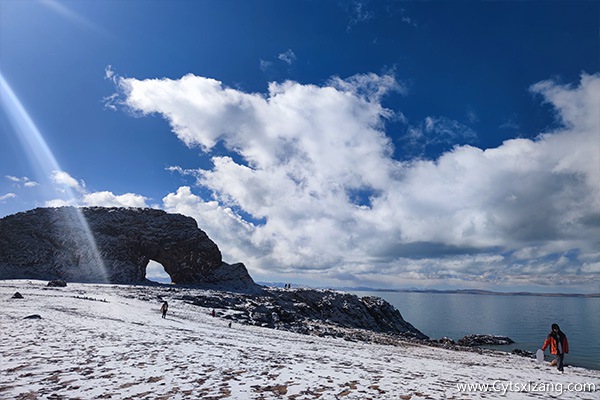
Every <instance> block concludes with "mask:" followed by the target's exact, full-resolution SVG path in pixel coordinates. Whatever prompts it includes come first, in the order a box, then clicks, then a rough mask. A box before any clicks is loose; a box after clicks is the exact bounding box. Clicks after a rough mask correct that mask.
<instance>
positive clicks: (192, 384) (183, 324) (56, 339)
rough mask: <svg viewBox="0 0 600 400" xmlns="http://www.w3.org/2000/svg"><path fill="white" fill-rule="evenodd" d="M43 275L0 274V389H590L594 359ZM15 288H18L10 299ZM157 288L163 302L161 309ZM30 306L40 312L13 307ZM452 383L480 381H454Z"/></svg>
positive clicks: (439, 393)
mask: <svg viewBox="0 0 600 400" xmlns="http://www.w3.org/2000/svg"><path fill="white" fill-rule="evenodd" d="M45 283H46V282H41V281H39V282H34V281H28V280H19V281H14V280H11V281H0V296H2V298H3V299H4V301H5V303H6V306H5V312H3V313H2V314H0V320H1V321H0V322H1V323H2V326H3V329H2V332H1V333H0V336H1V339H2V343H3V347H2V350H1V356H2V363H1V366H0V373H1V375H2V379H1V380H0V398H2V397H4V396H7V397H6V398H47V396H49V395H50V394H56V395H60V396H64V398H69V399H71V398H73V399H74V398H86V399H87V398H108V396H112V398H127V397H130V398H146V397H147V398H156V399H159V398H164V399H167V398H182V399H187V398H190V399H192V398H212V399H217V398H223V399H224V398H230V399H253V398H274V399H275V398H277V399H281V398H285V399H313V398H314V399H317V398H320V399H334V398H346V399H369V398H372V399H388V398H389V399H392V398H393V399H398V398H403V399H408V398H411V397H412V398H413V399H415V398H420V397H425V398H427V397H428V398H432V399H447V398H455V399H457V398H464V397H465V396H467V395H468V396H469V398H487V397H489V395H490V394H491V393H490V392H500V389H502V388H504V389H506V392H509V391H510V392H511V398H530V397H533V396H535V395H536V394H537V395H539V393H537V391H536V389H537V388H539V387H541V386H543V387H544V388H545V389H548V390H547V391H546V392H544V393H546V394H548V393H550V395H558V389H559V388H560V387H562V389H564V390H563V393H562V394H561V395H560V396H561V398H580V399H586V398H589V399H592V398H595V396H596V395H597V393H595V392H589V391H577V392H575V391H566V389H567V386H568V385H570V384H571V385H575V384H576V385H580V386H579V388H583V386H582V385H584V384H587V385H592V384H593V385H595V389H598V390H600V371H596V370H590V369H585V368H581V367H569V366H567V368H566V372H565V374H559V373H558V372H557V371H556V370H555V368H553V367H550V366H549V365H548V364H547V363H543V364H538V363H536V362H535V361H534V360H533V359H528V358H524V357H519V356H516V355H512V354H509V353H504V352H501V351H496V350H487V349H478V350H474V349H471V348H467V349H469V350H466V351H465V350H462V349H461V350H456V349H454V350H450V349H445V348H442V347H433V346H430V345H424V344H419V343H413V342H401V343H397V344H395V345H394V346H390V345H386V344H376V343H366V342H360V341H356V342H355V341H348V340H344V339H340V338H332V337H319V336H311V335H304V334H298V333H293V332H287V331H282V330H276V329H270V328H262V327H257V326H252V325H243V324H238V323H235V322H234V323H233V324H232V326H231V328H230V327H229V326H228V323H229V322H230V321H228V320H226V319H224V318H214V317H212V316H211V315H210V314H211V313H210V309H208V308H203V307H199V306H194V305H191V304H186V303H185V302H184V301H179V300H175V299H172V298H170V297H168V296H169V294H168V293H169V292H168V290H165V291H164V292H163V291H161V292H160V293H157V292H156V290H155V289H156V288H155V287H150V286H148V287H142V286H128V285H98V284H75V283H74V284H68V286H67V287H65V288H47V287H45ZM16 291H19V292H20V293H21V294H22V295H23V297H24V298H23V299H14V300H13V299H10V297H11V296H12V295H13V294H14V292H16ZM162 299H164V300H168V301H169V305H170V308H169V313H168V314H167V318H165V319H162V318H161V317H160V313H159V311H158V310H159V307H160V304H161V300H162ZM31 314H39V315H40V316H41V318H42V319H41V320H27V319H23V318H24V317H26V316H27V315H31ZM479 350H481V352H480V351H479ZM50 361H52V362H50ZM527 382H529V386H528V387H527V385H525V383H527ZM494 383H496V386H494ZM508 383H511V384H512V387H511V388H508V386H507V385H508ZM463 384H464V385H467V384H472V385H476V384H481V385H483V384H487V387H486V388H485V389H486V390H483V386H481V387H479V390H470V391H467V389H468V387H466V386H465V387H462V388H463V389H464V390H462V391H461V390H459V385H463ZM501 384H505V386H502V387H501V386H498V385H501ZM550 384H553V385H554V386H553V387H550V386H549V385H550ZM557 385H562V386H560V387H559V386H557ZM534 386H536V387H534ZM474 388H475V387H474V386H472V387H471V389H474ZM475 389H477V388H475ZM516 389H519V390H516ZM550 389H553V390H550ZM25 396H30V397H25ZM402 396H404V397H402Z"/></svg>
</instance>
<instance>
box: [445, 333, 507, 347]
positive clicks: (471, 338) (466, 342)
mask: <svg viewBox="0 0 600 400" xmlns="http://www.w3.org/2000/svg"><path fill="white" fill-rule="evenodd" d="M457 343H458V344H459V345H461V346H483V345H505V344H511V343H514V341H513V340H512V339H511V338H509V337H507V336H497V335H467V336H465V337H464V338H462V339H460V340H459V341H458V342H457Z"/></svg>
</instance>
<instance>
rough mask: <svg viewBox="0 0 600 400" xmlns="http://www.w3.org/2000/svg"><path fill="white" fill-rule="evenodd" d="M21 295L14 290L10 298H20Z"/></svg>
mask: <svg viewBox="0 0 600 400" xmlns="http://www.w3.org/2000/svg"><path fill="white" fill-rule="evenodd" d="M22 298H23V295H22V294H21V293H19V292H15V294H13V295H12V297H11V299H22Z"/></svg>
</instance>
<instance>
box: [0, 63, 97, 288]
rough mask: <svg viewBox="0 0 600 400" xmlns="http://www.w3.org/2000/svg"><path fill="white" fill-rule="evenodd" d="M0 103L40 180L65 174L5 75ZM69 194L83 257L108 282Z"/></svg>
mask: <svg viewBox="0 0 600 400" xmlns="http://www.w3.org/2000/svg"><path fill="white" fill-rule="evenodd" d="M0 101H1V104H2V108H3V109H4V110H5V112H6V115H7V116H8V119H9V120H10V123H11V125H12V127H13V128H14V134H15V135H16V136H17V138H18V139H19V142H20V143H21V145H22V146H23V150H24V152H25V154H26V155H27V157H28V158H29V161H30V162H31V164H32V166H33V167H34V168H35V169H36V171H37V172H38V173H39V174H40V176H45V177H49V176H50V175H51V174H56V173H63V171H62V169H61V167H60V165H59V164H58V161H57V160H56V157H55V156H54V154H53V153H52V151H51V150H50V147H49V146H48V143H47V142H46V140H45V139H44V137H43V136H42V134H41V132H40V131H39V129H38V128H37V126H36V125H35V123H34V122H33V120H32V119H31V116H30V115H29V113H28V112H27V110H26V109H25V107H23V104H22V103H21V101H20V100H19V98H18V97H17V95H16V94H15V93H14V92H13V90H12V88H11V87H10V85H9V84H8V82H7V81H6V79H5V78H4V75H3V74H2V73H1V72H0ZM65 194H66V195H67V198H68V201H67V202H68V203H69V204H72V205H75V206H76V207H74V209H75V210H77V212H76V214H77V215H76V223H77V224H78V225H79V226H77V227H73V228H74V230H82V231H83V233H84V237H85V242H86V243H84V244H83V245H82V247H83V246H85V247H86V248H81V249H77V250H78V252H79V253H80V254H89V255H90V256H91V257H90V258H91V260H90V261H89V262H90V264H91V265H90V267H94V270H97V273H98V274H97V275H98V277H99V279H100V280H101V281H103V282H108V281H109V279H108V275H107V272H106V266H105V265H104V260H102V257H101V255H100V252H99V251H98V246H97V244H96V241H95V239H94V236H93V234H92V232H91V230H90V227H89V225H88V223H87V221H86V220H85V217H84V215H83V213H82V211H81V209H79V208H78V207H77V205H78V200H77V197H76V196H75V194H74V193H73V190H72V188H71V187H69V186H65Z"/></svg>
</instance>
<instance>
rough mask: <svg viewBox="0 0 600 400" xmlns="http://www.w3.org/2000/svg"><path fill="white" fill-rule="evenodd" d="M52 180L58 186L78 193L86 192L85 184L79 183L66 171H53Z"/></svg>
mask: <svg viewBox="0 0 600 400" xmlns="http://www.w3.org/2000/svg"><path fill="white" fill-rule="evenodd" d="M50 179H51V180H52V181H53V182H54V183H56V184H58V185H62V186H66V187H68V188H71V189H74V190H76V191H77V192H80V193H82V192H84V191H85V182H84V181H78V180H77V179H75V178H73V177H72V176H71V175H69V174H68V173H67V172H65V171H52V174H51V175H50Z"/></svg>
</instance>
